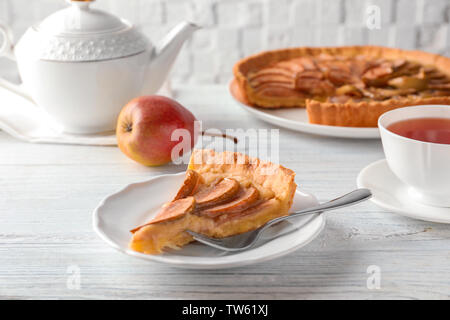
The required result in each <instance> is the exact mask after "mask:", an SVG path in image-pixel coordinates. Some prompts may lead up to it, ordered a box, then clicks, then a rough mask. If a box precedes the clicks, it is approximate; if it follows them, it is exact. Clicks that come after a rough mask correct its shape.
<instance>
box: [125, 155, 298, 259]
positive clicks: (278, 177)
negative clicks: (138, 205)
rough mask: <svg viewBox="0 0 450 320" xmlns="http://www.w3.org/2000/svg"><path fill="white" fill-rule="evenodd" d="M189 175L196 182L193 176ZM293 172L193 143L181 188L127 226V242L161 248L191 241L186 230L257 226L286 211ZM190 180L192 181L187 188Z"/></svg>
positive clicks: (210, 232)
mask: <svg viewBox="0 0 450 320" xmlns="http://www.w3.org/2000/svg"><path fill="white" fill-rule="evenodd" d="M193 177H197V180H198V181H200V182H198V181H191V180H192V178H193ZM294 177H295V173H294V172H293V171H292V170H289V169H287V168H284V167H283V166H281V165H278V164H274V163H271V162H266V161H261V160H259V159H258V158H253V157H249V156H247V155H244V154H242V153H235V152H227V151H226V152H221V153H217V152H215V151H213V150H197V149H195V150H193V152H192V155H191V160H190V163H189V166H188V171H187V174H186V180H185V183H184V184H183V185H182V186H181V189H180V190H182V191H183V192H178V193H177V197H175V199H174V200H172V201H171V202H169V203H166V204H165V205H163V207H162V210H161V211H160V212H159V214H157V215H156V216H155V217H154V218H153V219H152V220H150V221H149V222H147V223H145V224H144V225H141V226H139V227H137V228H135V229H133V230H131V232H132V233H133V237H132V240H131V242H130V248H131V249H133V250H135V251H139V252H143V253H146V254H159V253H161V252H162V251H163V250H164V249H165V248H173V249H177V248H180V247H181V246H183V245H185V244H187V243H189V242H191V241H193V238H192V237H191V236H190V235H189V234H188V233H187V232H185V230H192V231H194V232H198V233H202V234H205V235H207V236H210V237H216V238H222V237H227V236H232V235H236V234H239V233H243V232H247V231H250V230H254V229H256V228H259V227H260V226H262V225H263V224H265V223H266V222H268V221H269V220H272V219H274V218H276V217H280V216H283V215H287V214H289V209H290V207H291V205H292V202H293V197H294V194H295V190H296V188H297V185H296V184H295V181H294ZM189 183H192V185H194V184H195V185H196V187H195V188H186V185H187V184H189ZM197 184H199V185H198V186H197ZM236 186H237V187H238V188H236ZM186 189H192V190H193V191H192V192H191V193H189V194H188V193H186V192H184V191H185V190H186ZM180 194H183V196H184V198H180V197H179V195H180ZM191 204H193V205H192V206H191ZM176 210H179V211H176Z"/></svg>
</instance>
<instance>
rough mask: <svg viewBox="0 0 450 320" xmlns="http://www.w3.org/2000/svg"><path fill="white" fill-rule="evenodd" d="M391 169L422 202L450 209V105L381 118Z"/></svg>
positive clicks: (404, 110) (394, 112)
mask: <svg viewBox="0 0 450 320" xmlns="http://www.w3.org/2000/svg"><path fill="white" fill-rule="evenodd" d="M378 128H379V130H380V134H381V141H382V143H383V149H384V153H385V155H386V160H387V163H388V165H389V168H390V169H391V170H392V172H393V173H394V174H395V175H396V176H397V177H398V178H399V179H400V180H401V181H402V182H403V183H404V184H406V185H407V186H408V188H407V191H406V190H405V192H408V193H409V195H410V196H411V197H412V198H413V199H415V200H417V201H418V202H421V203H424V204H427V205H432V206H438V207H450V106H441V105H426V106H416V107H406V108H400V109H395V110H392V111H389V112H386V113H385V114H383V115H382V116H381V117H380V118H379V119H378Z"/></svg>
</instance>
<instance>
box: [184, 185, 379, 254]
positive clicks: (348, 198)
mask: <svg viewBox="0 0 450 320" xmlns="http://www.w3.org/2000/svg"><path fill="white" fill-rule="evenodd" d="M371 196H372V193H371V192H370V190H369V189H356V190H354V191H352V192H350V193H347V194H345V195H343V196H341V197H339V198H336V199H334V200H331V201H329V202H325V203H322V204H320V205H318V206H315V207H310V208H306V209H304V210H300V211H297V212H294V213H291V214H290V215H288V216H283V217H279V218H275V219H273V220H270V221H269V222H267V223H266V224H265V225H263V226H262V227H260V228H258V229H256V230H252V231H248V232H245V233H241V234H238V235H235V236H231V237H226V238H220V239H218V238H210V237H207V236H205V235H202V234H199V233H196V232H193V231H191V230H187V232H188V233H189V234H190V235H192V236H193V237H194V239H195V240H197V241H198V242H201V243H203V244H206V245H208V246H211V247H214V248H217V249H221V250H225V251H242V250H246V249H249V248H251V247H252V246H254V245H255V243H256V242H257V241H258V239H259V238H260V236H261V234H262V233H263V232H264V231H265V230H267V229H268V228H269V227H271V226H273V225H274V224H277V223H279V222H281V221H284V220H289V219H291V218H294V217H298V216H303V215H307V214H312V213H322V212H324V211H329V210H334V209H339V208H343V207H347V206H350V205H354V204H357V203H359V202H362V201H364V200H367V199H369V198H370V197H371Z"/></svg>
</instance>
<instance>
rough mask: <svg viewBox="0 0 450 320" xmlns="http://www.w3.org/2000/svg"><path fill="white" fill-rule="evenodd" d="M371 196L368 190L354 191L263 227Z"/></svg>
mask: <svg viewBox="0 0 450 320" xmlns="http://www.w3.org/2000/svg"><path fill="white" fill-rule="evenodd" d="M371 196H372V193H371V192H370V190H369V189H356V190H354V191H352V192H350V193H347V194H345V195H343V196H341V197H339V198H336V199H334V200H331V201H328V202H325V203H322V204H319V205H318V206H315V207H310V208H306V209H303V210H300V211H297V212H294V213H291V214H290V215H288V216H283V217H279V218H276V219H273V220H272V221H270V222H268V223H267V224H266V225H265V226H264V228H267V227H269V226H271V225H273V224H275V223H278V222H280V221H283V220H288V219H291V218H293V217H298V216H303V215H307V214H311V213H316V212H324V211H329V210H334V209H339V208H344V207H348V206H350V205H353V204H356V203H359V202H362V201H364V200H367V199H369V198H370V197H371Z"/></svg>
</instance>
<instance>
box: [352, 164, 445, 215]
mask: <svg viewBox="0 0 450 320" xmlns="http://www.w3.org/2000/svg"><path fill="white" fill-rule="evenodd" d="M357 184H358V187H359V188H368V189H370V190H371V191H372V194H373V195H372V198H371V199H370V200H371V201H373V202H374V203H375V204H377V205H379V206H380V207H382V208H383V209H386V210H389V211H392V212H395V213H398V214H401V215H403V216H406V217H410V218H414V219H419V220H425V221H431V222H439V223H450V208H441V207H433V206H428V205H425V204H422V203H419V202H416V201H415V200H414V199H412V198H411V197H409V196H408V186H407V185H405V184H404V183H403V182H402V181H400V180H399V179H398V178H397V177H396V176H395V175H394V173H393V172H392V171H391V169H390V168H389V166H388V164H387V161H386V160H385V159H383V160H379V161H376V162H374V163H372V164H370V165H368V166H367V167H365V168H364V169H363V170H361V172H360V173H359V175H358V179H357Z"/></svg>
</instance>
